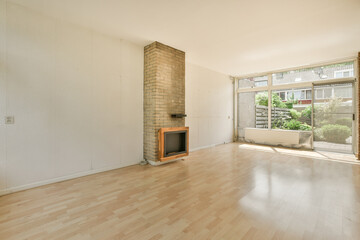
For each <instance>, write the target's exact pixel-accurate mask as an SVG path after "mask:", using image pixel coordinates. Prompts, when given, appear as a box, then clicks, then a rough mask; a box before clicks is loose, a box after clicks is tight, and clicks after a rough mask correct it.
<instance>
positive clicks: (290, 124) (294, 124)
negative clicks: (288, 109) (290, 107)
mask: <svg viewBox="0 0 360 240" xmlns="http://www.w3.org/2000/svg"><path fill="white" fill-rule="evenodd" d="M300 125H301V122H300V121H297V120H294V119H291V120H290V121H286V122H285V123H284V129H288V130H299V129H300Z"/></svg>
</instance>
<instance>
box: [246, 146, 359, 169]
mask: <svg viewBox="0 0 360 240" xmlns="http://www.w3.org/2000/svg"><path fill="white" fill-rule="evenodd" d="M239 148H240V149H248V150H258V151H263V152H273V153H280V154H286V155H292V156H299V157H308V158H317V159H322V160H329V161H341V162H346V163H351V164H360V162H359V161H357V160H356V158H355V156H354V155H353V154H345V153H334V152H325V151H308V150H300V149H290V148H282V147H273V146H263V145H256V144H248V143H243V144H240V145H239Z"/></svg>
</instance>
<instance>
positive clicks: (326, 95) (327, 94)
mask: <svg viewBox="0 0 360 240" xmlns="http://www.w3.org/2000/svg"><path fill="white" fill-rule="evenodd" d="M331 95H332V89H331V88H325V89H324V98H327V99H328V98H331Z"/></svg>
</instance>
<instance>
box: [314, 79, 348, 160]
mask: <svg viewBox="0 0 360 240" xmlns="http://www.w3.org/2000/svg"><path fill="white" fill-rule="evenodd" d="M353 96H354V83H353V82H346V83H331V84H321V85H313V104H312V109H313V138H314V149H315V150H325V151H332V152H341V153H354V148H353V136H354V120H355V111H354V106H355V104H354V98H353Z"/></svg>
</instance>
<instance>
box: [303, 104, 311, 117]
mask: <svg viewBox="0 0 360 240" xmlns="http://www.w3.org/2000/svg"><path fill="white" fill-rule="evenodd" d="M301 116H303V117H306V118H309V119H311V105H310V106H307V107H306V108H305V109H304V110H302V111H301Z"/></svg>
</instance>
